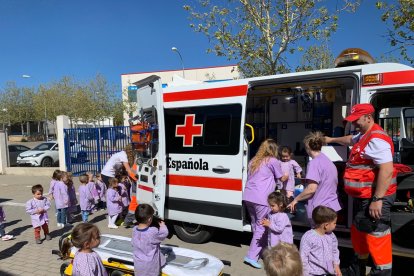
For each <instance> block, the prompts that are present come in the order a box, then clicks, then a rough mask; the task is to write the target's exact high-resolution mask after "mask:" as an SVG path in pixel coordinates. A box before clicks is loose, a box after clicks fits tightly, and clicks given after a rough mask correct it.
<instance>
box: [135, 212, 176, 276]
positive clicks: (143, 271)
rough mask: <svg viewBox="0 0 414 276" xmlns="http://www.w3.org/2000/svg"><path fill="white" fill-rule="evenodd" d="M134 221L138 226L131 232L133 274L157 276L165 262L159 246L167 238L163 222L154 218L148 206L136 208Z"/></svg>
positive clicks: (166, 230)
mask: <svg viewBox="0 0 414 276" xmlns="http://www.w3.org/2000/svg"><path fill="white" fill-rule="evenodd" d="M135 219H136V220H137V223H138V225H137V226H135V227H134V228H133V230H132V248H133V258H134V274H135V276H137V275H146V276H159V275H160V273H161V267H163V266H164V265H165V262H166V260H165V257H164V255H163V254H161V251H160V244H161V242H162V241H163V240H165V238H166V237H167V236H168V229H167V227H166V226H165V223H164V222H163V221H160V220H158V219H156V218H154V209H153V208H152V207H151V206H150V205H148V204H141V205H139V206H138V207H137V209H136V210H135Z"/></svg>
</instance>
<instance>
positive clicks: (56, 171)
mask: <svg viewBox="0 0 414 276" xmlns="http://www.w3.org/2000/svg"><path fill="white" fill-rule="evenodd" d="M59 173H60V170H55V171H54V172H53V175H52V179H54V180H59V179H58V178H57V176H58V174H59Z"/></svg>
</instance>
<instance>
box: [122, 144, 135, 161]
mask: <svg viewBox="0 0 414 276" xmlns="http://www.w3.org/2000/svg"><path fill="white" fill-rule="evenodd" d="M124 151H125V152H126V154H127V158H128V164H129V165H130V166H132V164H134V161H135V150H134V146H133V145H132V144H128V145H126V146H125V149H124Z"/></svg>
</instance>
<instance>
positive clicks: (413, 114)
mask: <svg viewBox="0 0 414 276" xmlns="http://www.w3.org/2000/svg"><path fill="white" fill-rule="evenodd" d="M413 119H414V107H404V108H401V114H400V122H401V124H400V137H399V142H400V143H399V152H400V160H398V161H400V162H401V163H403V164H408V165H413V164H414V124H413V122H414V120H413Z"/></svg>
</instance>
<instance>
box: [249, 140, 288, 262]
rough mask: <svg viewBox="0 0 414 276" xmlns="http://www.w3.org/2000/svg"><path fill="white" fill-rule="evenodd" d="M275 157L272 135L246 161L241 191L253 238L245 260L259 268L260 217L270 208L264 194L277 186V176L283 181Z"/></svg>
mask: <svg viewBox="0 0 414 276" xmlns="http://www.w3.org/2000/svg"><path fill="white" fill-rule="evenodd" d="M277 157H278V146H277V144H276V142H275V141H274V140H272V139H267V140H265V141H264V142H263V143H262V144H261V145H260V147H259V149H258V151H257V153H256V155H255V156H254V157H253V159H252V160H251V161H250V163H249V167H248V175H247V183H246V187H245V188H244V193H243V203H244V205H245V206H246V208H247V211H248V212H249V215H250V218H251V226H252V232H253V238H252V241H251V243H250V247H249V251H248V252H247V255H246V257H245V258H244V262H245V263H247V264H249V265H251V266H253V267H255V268H262V265H261V264H260V263H258V260H259V257H260V254H261V252H262V249H263V248H264V247H266V245H267V235H266V234H265V232H266V231H265V230H266V229H265V227H264V226H263V225H262V224H261V221H262V220H263V219H264V218H266V217H267V215H268V214H269V212H270V208H269V206H268V203H267V196H268V195H269V194H270V193H271V192H273V191H274V190H275V188H276V181H277V179H281V180H282V181H285V180H286V179H287V177H285V176H283V174H282V170H281V167H280V161H279V160H278V159H277Z"/></svg>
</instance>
